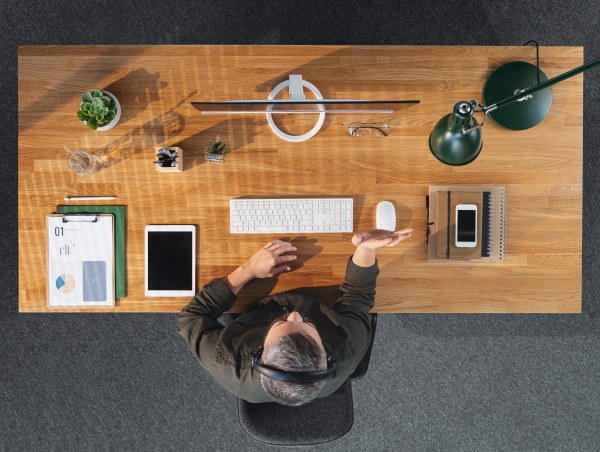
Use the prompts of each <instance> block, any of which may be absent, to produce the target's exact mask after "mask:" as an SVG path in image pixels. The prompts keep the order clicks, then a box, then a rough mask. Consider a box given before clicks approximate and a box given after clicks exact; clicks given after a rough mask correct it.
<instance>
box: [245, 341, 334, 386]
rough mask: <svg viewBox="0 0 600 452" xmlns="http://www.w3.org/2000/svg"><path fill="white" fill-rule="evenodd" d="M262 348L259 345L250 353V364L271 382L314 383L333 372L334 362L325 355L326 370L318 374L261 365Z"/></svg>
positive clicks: (329, 356)
mask: <svg viewBox="0 0 600 452" xmlns="http://www.w3.org/2000/svg"><path fill="white" fill-rule="evenodd" d="M263 351H264V347H263V346H262V345H261V346H259V347H257V348H256V350H255V351H253V352H250V362H251V363H252V367H254V368H255V369H256V370H257V371H258V373H261V374H263V375H264V376H265V377H269V378H272V379H273V380H279V381H285V382H288V383H314V382H315V381H320V380H325V379H327V378H329V377H330V376H331V375H332V374H333V373H334V372H335V360H334V359H333V358H332V357H331V355H329V353H328V354H327V370H321V371H319V372H291V371H287V370H280V369H275V368H274V367H270V366H267V365H266V364H261V363H260V359H261V357H262V354H263Z"/></svg>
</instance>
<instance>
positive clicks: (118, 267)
mask: <svg viewBox="0 0 600 452" xmlns="http://www.w3.org/2000/svg"><path fill="white" fill-rule="evenodd" d="M57 212H58V213H83V212H86V213H112V214H113V215H114V217H115V298H125V293H126V292H125V206H64V205H63V206H58V210H57Z"/></svg>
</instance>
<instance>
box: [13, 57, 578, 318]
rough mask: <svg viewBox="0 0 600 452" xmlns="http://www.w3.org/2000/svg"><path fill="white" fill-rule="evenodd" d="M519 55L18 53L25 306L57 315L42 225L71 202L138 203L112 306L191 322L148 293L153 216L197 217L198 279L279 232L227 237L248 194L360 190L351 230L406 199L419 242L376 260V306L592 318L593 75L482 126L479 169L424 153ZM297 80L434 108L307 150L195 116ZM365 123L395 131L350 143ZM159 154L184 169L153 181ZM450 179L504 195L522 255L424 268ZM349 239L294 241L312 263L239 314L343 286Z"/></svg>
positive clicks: (341, 131)
mask: <svg viewBox="0 0 600 452" xmlns="http://www.w3.org/2000/svg"><path fill="white" fill-rule="evenodd" d="M518 60H525V61H529V62H535V49H534V48H532V47H446V46H435V47H415V46H402V47H388V46H381V47H338V46H323V47H321V46H300V47H296V46H158V47H156V46H155V47H142V46H131V47H105V46H99V47H21V48H19V251H20V252H19V275H20V279H19V290H20V293H19V310H20V311H22V312H31V311H36V312H42V311H46V302H45V273H46V270H45V253H46V250H45V229H44V221H45V216H46V215H47V214H48V213H51V212H54V210H55V208H56V205H58V204H62V203H64V201H63V198H64V197H65V196H77V195H80V196H84V195H85V196H90V195H113V194H116V195H117V196H118V204H123V205H126V206H127V255H126V259H127V298H125V299H121V300H119V301H118V305H117V307H116V308H115V309H114V311H116V312H130V311H160V312H177V311H179V310H180V309H181V307H182V306H183V305H185V304H186V303H187V302H188V300H187V299H175V298H168V299H147V298H145V297H144V226H145V225H147V224H161V223H162V224H169V223H176V224H178V223H179V224H195V225H197V227H198V239H199V240H198V242H199V243H198V249H197V251H198V263H197V267H198V286H199V287H201V286H202V285H203V284H205V283H207V282H209V281H210V280H211V279H212V278H215V277H222V276H225V275H226V274H228V272H231V271H232V270H234V269H235V268H236V266H237V265H239V264H241V263H242V262H243V261H244V260H246V259H247V258H249V257H250V256H251V255H252V254H253V253H254V252H255V251H256V250H257V249H258V248H259V247H260V246H262V245H263V244H264V243H266V242H267V241H268V240H270V239H272V238H277V237H276V236H273V237H270V236H267V235H262V234H261V235H258V234H257V235H230V234H229V200H230V199H231V198H236V197H239V196H243V195H244V196H256V197H267V196H268V197H278V196H279V197H303V196H304V197H312V196H322V195H331V196H340V195H341V196H353V197H354V198H355V216H354V223H355V231H358V230H370V229H373V228H374V225H375V216H374V214H375V207H376V205H377V203H378V202H379V201H382V200H391V201H392V202H394V203H395V205H396V208H397V214H398V227H399V228H401V227H406V226H410V227H412V228H414V233H413V237H412V238H410V239H408V240H406V241H404V242H402V243H401V244H400V245H399V246H397V247H395V248H390V249H383V250H380V252H379V265H380V268H381V274H380V276H379V280H378V288H377V299H376V306H375V309H374V311H375V312H556V313H560V312H568V313H575V312H580V311H581V225H582V223H581V205H582V136H583V133H582V123H583V121H582V119H583V112H582V109H583V75H578V76H576V77H574V78H571V79H569V80H566V81H564V82H562V83H560V84H558V85H555V86H553V87H552V90H553V94H554V100H553V105H552V109H551V111H550V114H549V115H548V117H547V118H546V119H545V120H544V121H543V122H542V123H541V124H540V125H538V126H537V127H535V128H533V129H530V130H526V131H522V132H512V131H508V130H504V129H502V128H500V127H498V126H496V125H495V124H493V123H489V124H486V126H485V127H484V129H483V130H484V132H483V134H484V147H483V151H482V153H481V155H480V156H479V158H478V159H477V160H476V161H475V162H473V163H471V164H469V165H467V166H465V167H450V166H445V165H442V164H441V163H439V162H438V161H437V160H436V159H435V157H433V155H432V154H431V152H430V151H429V147H428V137H429V134H430V132H431V130H432V128H433V126H434V125H435V123H436V122H437V121H438V120H439V118H441V117H442V116H444V115H445V114H447V113H449V112H450V111H451V110H452V107H453V106H454V104H455V103H456V102H458V101H460V100H469V99H473V98H475V99H479V100H480V99H481V90H482V87H483V84H484V82H485V80H486V78H487V77H488V75H489V74H490V73H491V72H492V71H493V70H494V69H495V68H497V67H498V66H499V65H501V64H503V63H506V62H509V61H518ZM581 64H583V48H582V47H542V48H541V50H540V66H541V68H542V69H543V70H544V72H545V73H546V74H547V76H548V77H549V78H551V77H554V76H556V75H559V74H561V73H563V72H565V71H566V70H568V69H572V68H575V67H577V66H580V65H581ZM289 74H302V76H303V78H304V79H305V80H308V81H310V82H311V83H313V84H314V85H316V86H317V88H318V89H319V90H320V91H321V92H322V93H323V95H324V96H325V97H326V98H347V99H348V98H349V99H370V100H390V99H395V100H410V99H418V100H420V101H421V103H420V104H419V105H416V106H413V107H410V108H408V109H406V110H403V111H401V112H399V113H397V114H394V115H367V114H353V115H352V114H336V115H327V117H326V121H325V125H324V127H323V129H322V130H321V132H320V133H319V134H318V135H317V136H316V137H314V138H312V139H310V140H309V141H306V142H303V143H289V142H286V141H283V140H281V139H279V138H277V137H276V136H275V135H274V134H273V133H272V132H271V130H270V129H269V127H268V125H267V122H266V118H265V117H263V116H250V115H246V116H242V115H240V116H204V115H201V114H200V113H199V112H198V111H196V110H195V109H194V108H192V107H191V106H190V102H191V101H225V100H236V99H247V98H250V99H266V97H267V95H268V94H269V92H270V91H271V89H272V88H273V87H275V85H277V84H278V83H280V82H281V81H283V80H285V79H287V77H288V75H289ZM94 88H101V89H107V90H108V91H110V92H112V93H113V94H115V95H116V96H117V98H118V99H119V101H120V103H121V106H122V107H123V113H122V117H121V121H120V122H119V124H118V125H117V126H116V127H115V128H113V129H112V130H110V131H107V132H94V131H90V130H88V129H87V128H86V127H85V125H83V124H82V123H80V122H79V121H78V120H77V118H76V115H75V113H76V112H77V110H78V107H79V99H80V96H81V94H82V93H83V92H85V91H89V90H92V89H94ZM479 116H481V115H479ZM478 119H479V120H481V118H480V117H478ZM285 121H287V122H285ZM285 121H284V122H285V124H283V125H282V127H283V128H284V130H288V132H289V133H296V134H299V133H304V132H306V131H307V130H308V129H310V128H311V127H312V125H313V122H314V117H312V115H305V116H296V117H290V118H286V119H285ZM356 121H365V122H371V121H373V122H375V121H385V122H387V123H388V124H389V125H390V126H391V130H390V136H389V137H387V138H383V139H378V138H376V137H374V136H373V135H371V134H367V135H365V136H363V137H361V138H359V139H354V138H350V137H349V136H348V132H347V126H348V125H349V124H350V123H352V122H356ZM213 138H217V139H221V140H224V141H225V142H226V143H227V145H228V147H229V153H228V154H227V156H226V163H225V164H224V165H213V164H208V163H206V162H205V161H204V148H205V145H206V143H207V142H208V141H210V140H212V139H213ZM64 145H67V146H69V147H70V148H71V149H84V150H87V151H91V152H96V153H97V154H98V155H100V157H101V158H102V159H103V161H104V165H105V167H104V168H103V169H102V170H101V171H100V172H99V173H97V174H95V175H75V174H72V173H71V172H70V171H69V170H68V169H67V165H66V154H65V151H64V150H63V146H64ZM155 146H179V147H181V148H182V149H184V151H185V161H184V172H183V173H176V174H166V173H158V172H157V171H155V169H154V166H153V165H152V163H151V162H152V161H153V158H154V153H155V150H154V148H155ZM441 184H454V185H466V184H475V185H483V184H489V185H504V186H506V187H507V189H508V206H509V210H508V246H509V248H508V251H509V253H510V258H509V259H508V260H506V261H504V262H502V263H498V264H479V265H472V264H464V263H463V264H460V263H454V262H453V263H438V262H428V261H427V257H426V256H427V251H426V243H425V230H426V218H425V196H426V195H427V193H428V187H429V185H441ZM351 235H352V234H322V235H320V234H311V235H310V236H309V237H301V236H296V235H294V236H293V237H292V239H293V241H294V243H295V244H296V245H297V246H298V248H299V250H298V255H299V258H298V261H297V265H299V266H300V267H299V268H298V269H297V270H295V271H294V272H293V273H290V274H286V275H283V276H281V277H279V279H278V280H260V281H253V282H252V283H250V284H249V285H248V286H247V288H245V289H244V290H243V291H242V293H241V294H240V295H241V296H240V300H239V301H238V303H237V304H236V305H235V310H236V311H243V310H244V309H245V308H246V307H248V306H249V305H250V304H251V303H252V302H253V301H254V300H255V299H256V298H257V297H259V296H263V295H266V294H268V293H271V292H273V293H274V292H279V291H283V290H288V289H292V288H296V287H301V286H330V285H339V284H340V282H341V281H342V280H343V276H344V271H345V267H346V260H347V258H348V256H349V255H350V254H351V253H352V252H353V246H352V245H351V243H350V238H351ZM323 293H324V294H328V295H331V294H332V293H333V292H332V290H331V288H330V289H323ZM329 303H331V300H329Z"/></svg>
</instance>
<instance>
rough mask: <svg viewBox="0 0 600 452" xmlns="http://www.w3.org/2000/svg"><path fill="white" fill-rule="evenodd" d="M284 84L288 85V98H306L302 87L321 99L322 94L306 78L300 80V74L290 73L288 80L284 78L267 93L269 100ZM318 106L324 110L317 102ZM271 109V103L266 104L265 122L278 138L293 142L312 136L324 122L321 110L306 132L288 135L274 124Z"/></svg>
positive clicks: (300, 99)
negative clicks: (317, 118) (314, 122)
mask: <svg viewBox="0 0 600 452" xmlns="http://www.w3.org/2000/svg"><path fill="white" fill-rule="evenodd" d="M286 86H289V87H290V100H297V101H303V100H306V97H304V87H306V88H308V89H309V90H311V91H312V92H313V94H314V95H315V96H316V97H317V99H323V96H322V95H321V93H320V91H319V90H318V89H317V87H316V86H315V85H313V84H312V83H309V82H307V81H306V80H302V76H301V75H290V79H289V80H286V81H285V82H281V83H280V84H279V85H277V86H276V87H275V88H273V91H271V94H269V100H273V99H275V96H276V95H277V94H278V93H279V91H281V90H282V89H283V88H285V87H286ZM319 108H320V109H321V110H325V106H324V105H323V104H319ZM271 110H273V105H268V106H267V122H268V123H269V126H270V127H271V130H272V131H273V132H274V133H275V135H277V136H278V137H279V138H283V139H284V140H287V141H293V142H299V141H306V140H308V139H309V138H312V137H314V136H315V135H316V134H317V133H318V132H319V130H321V127H322V126H323V123H324V122H325V112H324V111H322V112H320V113H319V120H318V121H317V124H316V125H315V126H314V127H313V128H312V129H311V130H310V132H307V133H305V134H304V135H288V134H287V133H284V132H282V131H281V130H279V128H278V127H277V126H276V125H275V122H274V121H273V114H272V113H270V111H271Z"/></svg>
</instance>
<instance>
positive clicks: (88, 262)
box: [46, 214, 115, 309]
mask: <svg viewBox="0 0 600 452" xmlns="http://www.w3.org/2000/svg"><path fill="white" fill-rule="evenodd" d="M114 240H115V238H114V216H113V215H112V214H64V215H62V214H52V215H48V216H46V303H47V306H48V308H49V309H90V308H91V309H97V308H114V306H115V251H114V249H115V248H114Z"/></svg>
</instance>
